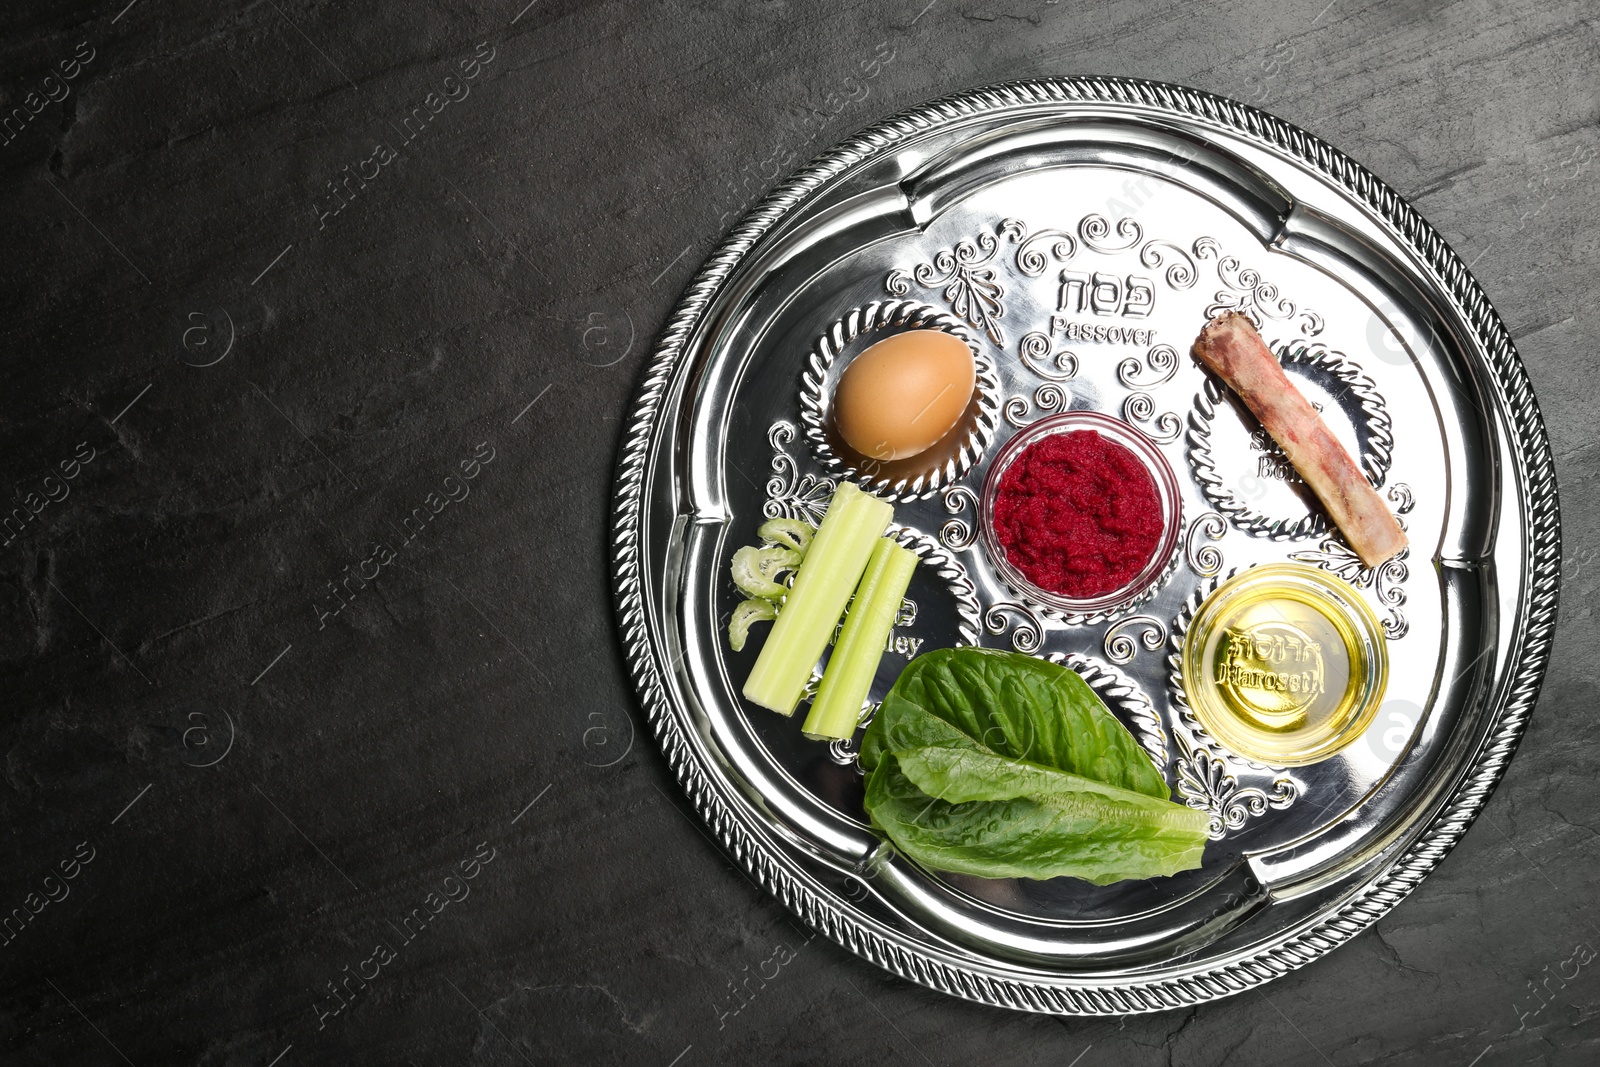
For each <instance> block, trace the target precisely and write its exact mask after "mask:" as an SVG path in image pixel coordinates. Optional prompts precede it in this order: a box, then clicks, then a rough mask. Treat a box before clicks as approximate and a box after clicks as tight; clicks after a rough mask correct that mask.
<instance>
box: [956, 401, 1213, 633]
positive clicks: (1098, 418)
mask: <svg viewBox="0 0 1600 1067" xmlns="http://www.w3.org/2000/svg"><path fill="white" fill-rule="evenodd" d="M1078 430H1093V431H1094V432H1096V433H1098V434H1099V435H1100V436H1101V437H1104V438H1106V439H1107V440H1110V441H1112V442H1113V443H1115V444H1119V445H1122V446H1123V447H1124V448H1126V449H1127V450H1128V451H1129V452H1131V453H1133V455H1134V457H1135V458H1136V459H1138V460H1139V462H1140V463H1141V464H1142V465H1143V466H1144V468H1145V470H1146V471H1148V472H1149V474H1150V480H1151V481H1152V482H1154V483H1155V487H1156V498H1157V499H1158V500H1159V501H1160V503H1161V523H1162V527H1161V540H1160V541H1158V542H1157V543H1156V549H1155V551H1154V552H1152V553H1151V554H1150V559H1149V560H1148V561H1147V562H1146V563H1145V565H1144V567H1143V568H1141V569H1140V570H1139V572H1138V573H1137V574H1135V575H1134V576H1133V577H1132V578H1131V579H1129V580H1128V581H1127V582H1125V583H1123V584H1122V585H1120V586H1118V587H1117V588H1115V589H1112V590H1109V591H1107V592H1104V593H1100V594H1097V595H1095V596H1092V597H1070V596H1066V595H1065V594H1062V593H1057V592H1053V591H1051V590H1049V589H1045V588H1042V587H1041V586H1038V585H1036V584H1034V583H1033V582H1032V581H1030V580H1029V579H1028V577H1027V576H1026V575H1024V574H1023V573H1022V571H1021V570H1020V569H1019V568H1018V567H1017V566H1016V565H1015V564H1013V563H1012V562H1011V560H1010V559H1008V558H1007V557H1006V551H1005V548H1004V546H1002V545H1001V544H1000V538H999V535H998V534H997V533H996V532H995V524H994V509H995V504H996V502H997V500H998V498H999V495H1000V480H1001V479H1002V478H1003V477H1005V473H1006V471H1007V470H1008V469H1009V468H1010V466H1011V464H1012V463H1014V462H1015V461H1016V460H1017V457H1019V456H1021V455H1022V453H1023V451H1024V450H1025V449H1027V448H1028V446H1029V445H1032V444H1034V443H1036V442H1038V441H1040V440H1043V439H1044V438H1046V437H1049V436H1051V435H1052V434H1062V433H1072V432H1075V431H1078ZM979 525H980V526H981V527H982V530H983V546H984V549H985V550H986V551H987V552H988V554H989V559H990V561H991V562H992V563H993V564H994V566H995V569H996V570H997V571H998V572H999V574H1000V577H1001V579H1002V580H1004V581H1005V583H1006V584H1007V585H1009V586H1010V587H1011V588H1012V589H1015V590H1016V591H1017V592H1018V593H1020V594H1022V595H1023V596H1024V597H1026V598H1027V599H1028V600H1031V601H1034V602H1035V603H1037V604H1039V605H1040V606H1042V607H1045V608H1048V609H1053V610H1055V611H1058V612H1061V613H1063V614H1065V615H1067V616H1068V617H1070V618H1072V619H1074V620H1075V621H1083V622H1088V621H1093V620H1097V619H1103V618H1107V617H1109V616H1111V615H1114V614H1116V613H1117V612H1119V611H1123V610H1126V609H1128V608H1130V607H1132V606H1133V605H1135V604H1137V603H1140V602H1142V600H1143V599H1144V598H1145V597H1146V596H1147V595H1148V594H1149V593H1151V592H1152V591H1153V590H1154V588H1155V586H1156V584H1157V583H1158V582H1159V581H1160V580H1161V579H1162V578H1163V577H1164V576H1165V575H1167V574H1168V573H1170V572H1171V565H1172V563H1173V561H1174V560H1175V559H1176V558H1177V553H1178V533H1179V531H1180V529H1181V528H1182V526H1183V504H1182V501H1181V500H1180V498H1179V495H1178V478H1177V476H1176V475H1175V474H1173V472H1172V465H1171V464H1170V463H1168V462H1167V457H1166V456H1164V455H1162V454H1161V450H1160V449H1159V448H1157V447H1156V443H1155V442H1154V441H1152V440H1150V438H1149V437H1147V436H1146V435H1145V434H1144V433H1142V432H1141V431H1139V430H1138V429H1137V428H1135V427H1133V426H1130V425H1128V424H1127V423H1126V422H1123V421H1122V420H1121V419H1118V418H1113V417H1112V416H1110V415H1105V414H1102V413H1100V412H1098V411H1068V412H1064V413H1062V414H1060V415H1050V416H1047V417H1046V418H1042V419H1040V420H1039V421H1037V422H1034V423H1030V424H1029V425H1028V426H1027V427H1026V428H1025V429H1023V430H1022V431H1021V432H1020V433H1018V434H1017V435H1016V436H1014V437H1012V438H1011V440H1010V441H1007V442H1006V444H1005V447H1004V448H1002V449H1001V450H1000V452H999V453H998V454H997V455H996V456H995V458H994V462H993V464H991V465H990V467H989V473H988V475H987V477H985V478H984V481H983V500H982V505H981V518H980V522H979Z"/></svg>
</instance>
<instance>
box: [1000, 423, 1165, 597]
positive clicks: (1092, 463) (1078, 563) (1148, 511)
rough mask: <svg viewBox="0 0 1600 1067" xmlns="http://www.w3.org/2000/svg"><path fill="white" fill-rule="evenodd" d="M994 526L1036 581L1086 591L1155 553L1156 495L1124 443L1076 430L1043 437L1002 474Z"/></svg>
mask: <svg viewBox="0 0 1600 1067" xmlns="http://www.w3.org/2000/svg"><path fill="white" fill-rule="evenodd" d="M994 530H995V535H996V537H997V538H998V540H999V542H1000V546H1001V547H1002V548H1003V549H1004V550H1005V554H1006V559H1007V560H1008V561H1010V563H1011V565H1012V566H1013V567H1015V568H1017V570H1019V571H1021V572H1022V574H1023V576H1024V577H1026V578H1027V579H1028V580H1029V581H1030V582H1032V583H1033V584H1034V585H1037V586H1039V587H1040V588H1041V589H1046V590H1049V591H1050V592H1052V593H1057V594H1060V595H1061V596H1066V597H1072V598H1074V599H1080V600H1081V599H1089V598H1092V597H1097V596H1101V595H1103V594H1105V593H1110V592H1113V591H1114V590H1117V589H1119V588H1121V587H1122V586H1124V585H1126V584H1127V583H1128V582H1130V581H1132V580H1133V578H1134V577H1135V576H1136V575H1138V573H1139V572H1140V571H1141V570H1143V569H1144V566H1145V564H1146V563H1149V562H1150V557H1151V556H1153V555H1154V554H1155V551H1156V546H1157V545H1158V544H1159V543H1160V541H1161V534H1162V531H1163V525H1162V519H1161V498H1160V497H1159V496H1158V495H1157V494H1156V485H1155V482H1154V480H1152V479H1151V477H1150V472H1149V471H1148V470H1146V469H1145V467H1144V464H1143V463H1141V462H1140V461H1139V458H1138V457H1137V456H1135V455H1134V454H1133V453H1132V452H1131V451H1129V450H1128V449H1127V448H1125V447H1123V446H1122V445H1120V444H1117V443H1116V442H1115V441H1110V440H1107V439H1106V438H1104V437H1102V436H1100V435H1099V434H1098V433H1095V432H1094V431H1093V430H1074V431H1072V432H1070V433H1058V434H1051V435H1049V436H1047V437H1041V438H1040V439H1039V440H1037V441H1035V442H1034V443H1033V444H1031V445H1028V446H1027V447H1026V448H1024V449H1023V450H1022V452H1021V453H1020V454H1019V455H1018V456H1017V458H1016V459H1015V460H1013V461H1012V462H1011V465H1010V466H1009V467H1007V468H1006V471H1005V473H1004V475H1002V476H1001V479H1000V487H999V492H998V493H997V494H996V496H995V505H994Z"/></svg>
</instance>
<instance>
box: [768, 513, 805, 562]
mask: <svg viewBox="0 0 1600 1067" xmlns="http://www.w3.org/2000/svg"><path fill="white" fill-rule="evenodd" d="M814 533H816V530H815V529H814V528H813V527H812V525H811V524H810V523H809V522H801V521H800V520H799V519H786V518H784V517H783V516H781V515H780V516H778V517H777V518H775V519H768V520H767V521H766V522H764V523H762V524H761V526H760V528H759V529H757V530H756V536H757V537H759V538H761V540H763V541H765V542H766V543H767V544H770V545H782V546H783V547H785V548H792V549H794V550H795V551H796V552H798V553H800V555H801V556H804V555H805V554H806V548H807V547H809V546H810V544H811V536H812V535H813V534H814Z"/></svg>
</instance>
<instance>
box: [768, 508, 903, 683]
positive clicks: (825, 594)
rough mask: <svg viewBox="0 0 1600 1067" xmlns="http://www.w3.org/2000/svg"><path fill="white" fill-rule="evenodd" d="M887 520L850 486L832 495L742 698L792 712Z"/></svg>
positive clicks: (886, 512) (888, 513) (887, 512)
mask: <svg viewBox="0 0 1600 1067" xmlns="http://www.w3.org/2000/svg"><path fill="white" fill-rule="evenodd" d="M892 518H894V509H893V508H892V507H890V506H889V505H888V504H887V503H885V502H884V501H882V500H879V499H878V498H877V497H875V496H871V495H870V494H867V493H863V492H862V491H861V490H860V489H858V488H857V487H856V486H855V485H854V484H853V483H851V482H846V483H845V484H843V485H841V486H840V487H839V488H838V490H837V491H836V492H835V493H834V494H833V500H832V501H831V502H830V503H829V504H828V511H827V513H826V514H825V515H824V516H823V517H822V525H821V526H820V527H818V528H817V534H816V537H815V538H813V539H812V541H811V547H810V548H809V549H808V550H807V551H806V558H805V560H804V561H803V562H802V563H801V564H800V569H799V571H798V572H796V574H795V579H794V588H793V589H791V590H790V591H789V596H788V599H787V600H785V601H784V605H783V611H782V612H780V613H779V615H778V621H777V622H775V623H773V624H772V632H771V633H769V634H768V635H767V642H766V644H764V645H763V646H761V654H760V655H759V656H757V657H756V665H755V667H754V668H753V669H752V670H751V671H750V677H749V678H748V679H747V680H746V681H745V683H744V695H745V698H746V699H747V700H749V701H750V702H751V703H753V704H759V705H761V706H762V707H764V708H770V709H772V710H773V711H776V712H778V713H779V714H781V715H793V714H794V709H795V707H796V705H798V704H799V703H800V696H801V694H802V693H803V692H804V691H805V686H806V680H807V679H808V678H810V677H811V669H812V668H813V667H815V666H816V665H817V661H818V660H819V659H821V658H822V653H823V650H824V649H826V648H827V647H828V638H829V637H831V636H832V635H833V628H834V627H835V626H836V625H838V622H839V617H840V616H841V615H843V614H844V609H845V605H846V604H848V603H849V602H850V594H851V592H853V591H854V590H855V587H856V583H857V582H858V581H859V580H860V578H861V572H862V571H864V570H866V569H867V560H868V558H869V557H870V556H871V555H872V549H873V546H874V545H876V544H877V543H878V539H879V538H880V537H882V536H883V531H884V530H887V529H888V528H889V520H890V519H892Z"/></svg>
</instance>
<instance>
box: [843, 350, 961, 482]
mask: <svg viewBox="0 0 1600 1067" xmlns="http://www.w3.org/2000/svg"><path fill="white" fill-rule="evenodd" d="M976 382H977V367H976V366H975V364H974V363H973V359H972V349H970V348H969V347H967V343H966V342H965V341H963V340H962V339H961V338H959V337H957V336H955V335H954V334H949V333H945V332H944V331H942V330H909V331H907V332H905V333H898V334H895V335H894V336H892V337H886V338H884V339H883V340H882V341H879V342H877V343H876V344H873V345H871V346H869V347H868V348H867V350H866V351H864V352H862V353H861V354H860V355H859V356H857V357H856V358H855V359H854V360H853V361H852V362H851V363H850V365H849V366H848V367H846V368H845V370H844V374H842V375H840V377H839V384H838V386H837V387H836V388H835V390H834V396H833V410H834V424H835V425H836V426H837V427H838V430H839V436H840V437H842V438H844V442H845V444H847V445H849V446H850V447H851V448H852V449H854V450H855V451H857V452H859V453H860V454H861V455H863V456H866V457H868V458H871V459H877V460H884V461H891V460H900V459H908V458H910V457H912V456H915V455H917V454H918V453H921V452H926V451H927V450H928V449H930V448H932V447H933V446H934V445H935V444H937V443H938V442H939V441H940V440H941V439H942V438H943V437H944V436H945V435H946V434H948V433H949V432H950V431H951V429H953V428H954V427H955V425H956V423H958V422H959V421H960V420H961V415H962V413H963V412H965V411H966V410H967V405H968V404H969V403H970V402H971V400H972V390H973V387H974V385H975V384H976Z"/></svg>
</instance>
